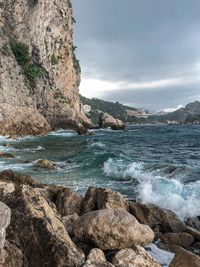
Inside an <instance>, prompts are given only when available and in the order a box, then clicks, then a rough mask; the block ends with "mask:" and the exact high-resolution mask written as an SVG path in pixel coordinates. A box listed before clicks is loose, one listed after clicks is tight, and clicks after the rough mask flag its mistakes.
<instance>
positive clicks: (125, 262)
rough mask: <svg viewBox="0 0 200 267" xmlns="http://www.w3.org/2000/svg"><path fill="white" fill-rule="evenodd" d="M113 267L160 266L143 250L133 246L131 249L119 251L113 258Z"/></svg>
mask: <svg viewBox="0 0 200 267" xmlns="http://www.w3.org/2000/svg"><path fill="white" fill-rule="evenodd" d="M112 263H113V264H114V266H115V267H144V266H145V267H161V265H160V264H159V263H158V262H157V261H156V260H155V259H154V258H153V257H152V256H151V255H150V254H148V253H147V252H146V251H145V249H144V248H142V247H140V246H135V247H134V248H133V249H130V248H127V249H122V250H120V251H119V252H118V253H117V254H116V255H115V256H114V258H113V261H112Z"/></svg>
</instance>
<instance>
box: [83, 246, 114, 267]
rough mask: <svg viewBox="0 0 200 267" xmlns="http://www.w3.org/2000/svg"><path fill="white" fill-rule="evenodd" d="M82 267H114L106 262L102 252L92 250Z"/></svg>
mask: <svg viewBox="0 0 200 267" xmlns="http://www.w3.org/2000/svg"><path fill="white" fill-rule="evenodd" d="M83 267H114V266H113V265H112V264H111V263H109V262H107V261H106V257H105V255H104V253H103V251H102V250H100V249H98V248H93V249H92V250H91V251H90V253H89V255H88V257H87V261H86V263H85V264H84V266H83Z"/></svg>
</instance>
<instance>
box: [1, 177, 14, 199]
mask: <svg viewBox="0 0 200 267" xmlns="http://www.w3.org/2000/svg"><path fill="white" fill-rule="evenodd" d="M14 191H15V186H14V184H13V183H7V182H4V181H1V180H0V201H3V199H4V197H6V195H7V194H10V193H12V192H14Z"/></svg>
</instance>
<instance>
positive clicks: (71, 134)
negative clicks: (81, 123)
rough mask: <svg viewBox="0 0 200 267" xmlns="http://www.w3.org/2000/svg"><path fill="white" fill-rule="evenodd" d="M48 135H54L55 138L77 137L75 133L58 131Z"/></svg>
mask: <svg viewBox="0 0 200 267" xmlns="http://www.w3.org/2000/svg"><path fill="white" fill-rule="evenodd" d="M48 135H54V136H63V137H71V136H76V135H77V133H76V132H74V131H69V130H68V131H65V130H58V131H55V132H50V133H49V134H48Z"/></svg>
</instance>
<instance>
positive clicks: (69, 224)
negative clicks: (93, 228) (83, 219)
mask: <svg viewBox="0 0 200 267" xmlns="http://www.w3.org/2000/svg"><path fill="white" fill-rule="evenodd" d="M78 218H79V216H78V214H77V213H74V214H72V215H67V216H64V217H62V222H63V224H64V226H65V229H66V231H67V232H68V234H69V236H73V235H74V232H73V228H74V223H75V221H76V220H78Z"/></svg>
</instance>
